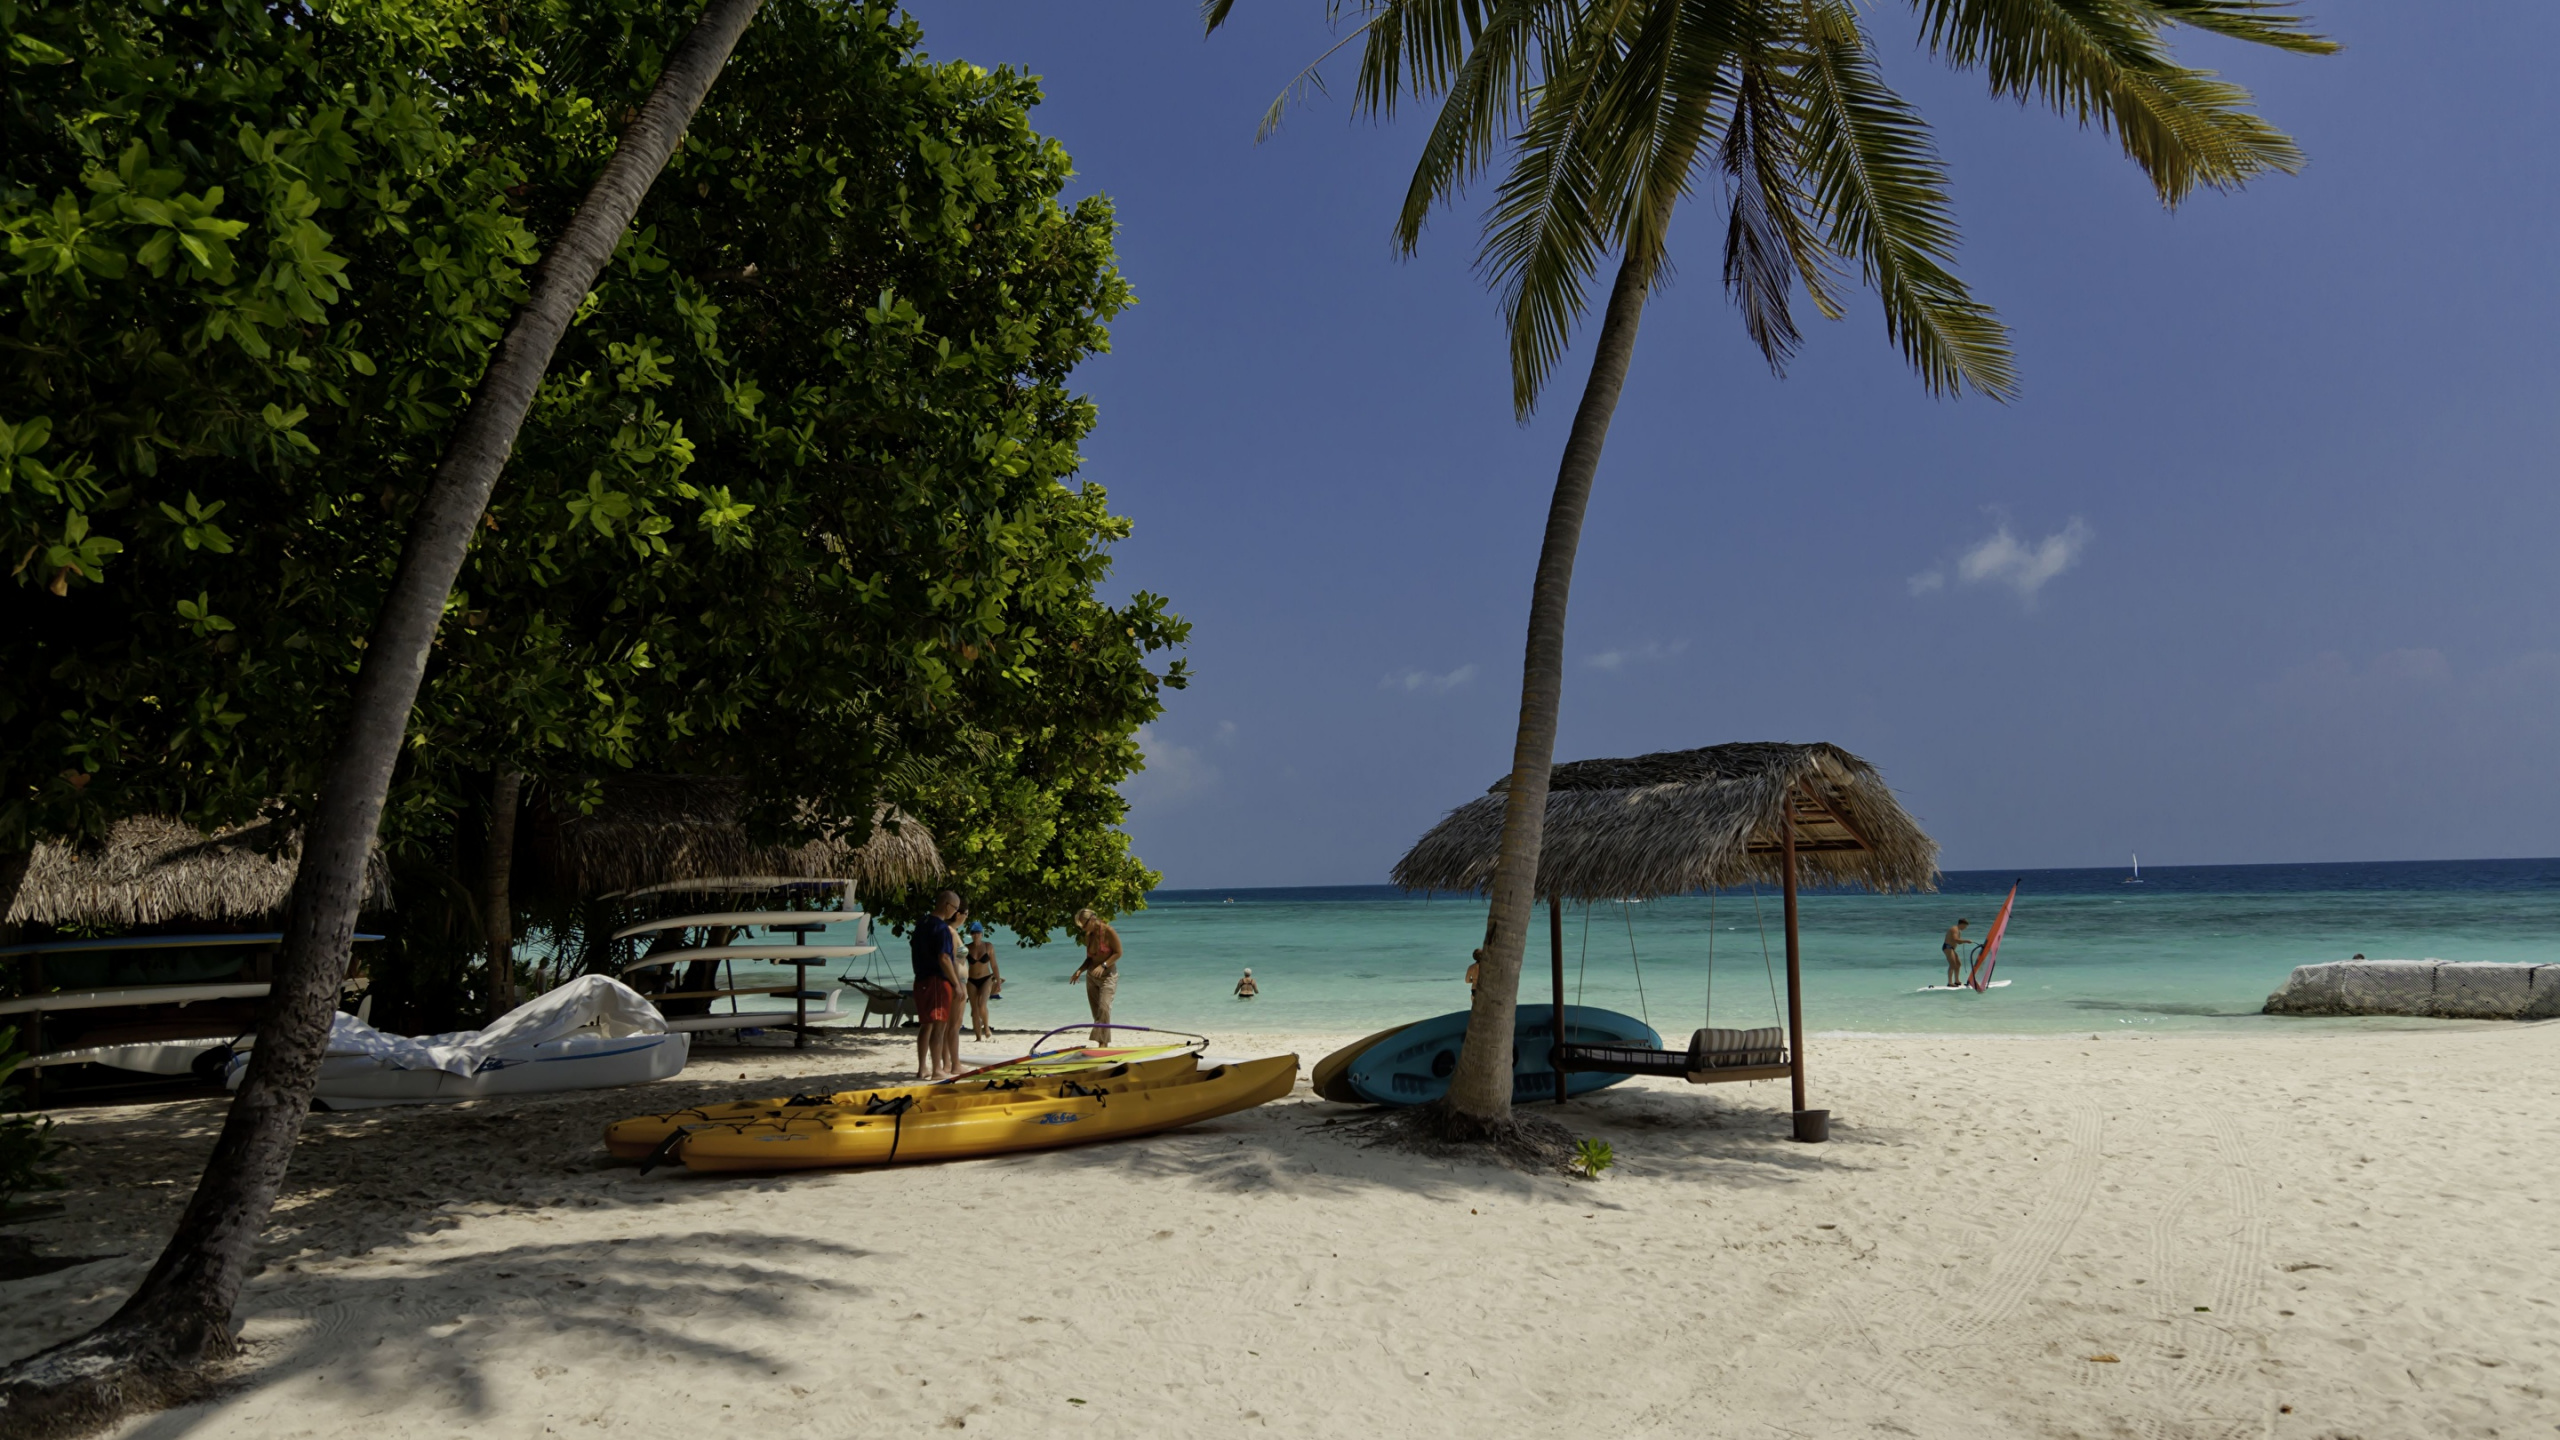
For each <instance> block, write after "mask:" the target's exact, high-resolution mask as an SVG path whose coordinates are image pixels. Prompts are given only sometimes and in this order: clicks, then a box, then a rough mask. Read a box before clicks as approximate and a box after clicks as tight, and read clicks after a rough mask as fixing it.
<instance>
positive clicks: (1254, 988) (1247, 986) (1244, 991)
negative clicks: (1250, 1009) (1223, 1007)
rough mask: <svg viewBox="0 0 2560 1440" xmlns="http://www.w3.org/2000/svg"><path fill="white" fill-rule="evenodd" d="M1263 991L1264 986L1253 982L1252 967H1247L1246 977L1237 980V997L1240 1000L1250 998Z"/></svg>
mask: <svg viewBox="0 0 2560 1440" xmlns="http://www.w3.org/2000/svg"><path fill="white" fill-rule="evenodd" d="M1261 993H1262V987H1261V986H1259V985H1256V984H1254V983H1253V970H1252V968H1251V967H1250V966H1248V967H1246V969H1245V972H1244V978H1243V979H1241V980H1239V981H1237V982H1236V998H1237V999H1239V1000H1250V999H1252V998H1253V997H1254V996H1256V995H1259V994H1261Z"/></svg>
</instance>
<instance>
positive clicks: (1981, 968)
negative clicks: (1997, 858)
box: [1965, 880, 2019, 992]
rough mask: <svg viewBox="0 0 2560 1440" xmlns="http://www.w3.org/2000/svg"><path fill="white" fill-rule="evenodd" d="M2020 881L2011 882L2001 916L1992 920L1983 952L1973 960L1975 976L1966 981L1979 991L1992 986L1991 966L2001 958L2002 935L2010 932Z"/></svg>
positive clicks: (2002, 903)
mask: <svg viewBox="0 0 2560 1440" xmlns="http://www.w3.org/2000/svg"><path fill="white" fill-rule="evenodd" d="M2018 885H2019V882H2018V881H2015V880H2012V881H2010V882H2009V898H2008V899H2006V900H2003V901H2001V902H2000V918H1999V919H1997V920H1994V921H1992V922H1991V933H1990V934H1989V935H1988V936H1985V937H1984V938H1983V941H1982V954H1981V955H1980V956H1979V957H1977V958H1976V959H1975V960H1974V962H1973V978H1972V979H1970V980H1967V981H1966V982H1965V983H1966V984H1968V985H1970V986H1972V987H1973V988H1974V989H1975V990H1976V991H1977V992H1979V991H1983V990H1988V989H1990V988H1991V966H1992V963H1993V962H1994V961H1997V960H1998V959H1999V958H2000V937H2001V936H2003V935H2006V934H2008V933H2009V912H2010V911H2011V910H2014V909H2016V908H2017V905H2018Z"/></svg>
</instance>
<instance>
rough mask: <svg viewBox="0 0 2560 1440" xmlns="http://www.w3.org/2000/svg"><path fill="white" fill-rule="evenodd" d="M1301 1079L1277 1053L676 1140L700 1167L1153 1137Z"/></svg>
mask: <svg viewBox="0 0 2560 1440" xmlns="http://www.w3.org/2000/svg"><path fill="white" fill-rule="evenodd" d="M1297 1083H1298V1057H1297V1056H1295V1055H1275V1056H1273V1057H1271V1058H1270V1059H1267V1060H1245V1061H1239V1062H1237V1063H1234V1064H1229V1065H1219V1066H1216V1067H1214V1068H1211V1069H1207V1070H1196V1071H1193V1072H1192V1073H1190V1074H1187V1075H1177V1076H1174V1077H1172V1078H1169V1079H1164V1080H1157V1081H1152V1082H1144V1083H1139V1084H1134V1085H1128V1086H1126V1087H1124V1088H1120V1089H1111V1090H1102V1089H1098V1088H1091V1089H1089V1087H1085V1086H1076V1087H1075V1089H1077V1090H1088V1093H1084V1094H1077V1093H1074V1091H1073V1090H1069V1089H1066V1088H1065V1087H1061V1089H1060V1090H1059V1092H1058V1093H1055V1094H1047V1095H1039V1094H1033V1093H1031V1092H1029V1091H1028V1090H1026V1091H1022V1092H1015V1093H1006V1092H1001V1091H996V1092H979V1093H975V1094H945V1095H932V1096H926V1097H922V1098H919V1099H915V1100H912V1101H909V1102H907V1103H906V1104H904V1105H903V1106H901V1105H895V1104H892V1105H891V1106H890V1107H887V1108H885V1109H883V1110H881V1111H878V1112H868V1111H864V1110H855V1109H852V1108H839V1109H825V1110H811V1111H801V1112H796V1113H793V1114H790V1115H781V1116H774V1117H771V1118H766V1119H756V1120H746V1121H740V1122H737V1123H732V1124H712V1125H697V1126H694V1127H691V1128H689V1129H687V1130H686V1131H685V1132H684V1135H683V1138H682V1139H681V1140H679V1141H677V1142H676V1143H675V1145H674V1147H673V1151H674V1155H675V1156H676V1157H678V1158H681V1159H682V1160H683V1161H684V1163H685V1167H686V1168H687V1169H691V1170H815V1169H832V1168H836V1167H839V1166H847V1165H890V1164H905V1163H909V1162H916V1161H926V1160H960V1159H968V1158H971V1157H975V1156H983V1155H1004V1154H1010V1153H1013V1152H1016V1151H1022V1150H1046V1149H1053V1148H1056V1147H1059V1146H1063V1145H1082V1144H1087V1143H1090V1142H1092V1141H1096V1140H1116V1139H1122V1138H1126V1137H1129V1136H1133V1135H1151V1134H1154V1133H1156V1132H1157V1131H1159V1130H1170V1129H1173V1128H1174V1127H1176V1126H1180V1125H1189V1124H1192V1123H1194V1122H1197V1121H1201V1120H1208V1119H1212V1118H1214V1117H1216V1116H1220V1115H1229V1114H1233V1113H1234V1112H1236V1111H1238V1110H1249V1109H1251V1108H1253V1107H1254V1106H1256V1105H1261V1104H1264V1103H1266V1102H1268V1101H1272V1100H1277V1099H1279V1098H1280V1097H1281V1096H1283V1095H1286V1094H1288V1093H1289V1091H1290V1088H1291V1087H1293V1086H1295V1085H1296V1084H1297Z"/></svg>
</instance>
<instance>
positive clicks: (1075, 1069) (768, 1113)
mask: <svg viewBox="0 0 2560 1440" xmlns="http://www.w3.org/2000/svg"><path fill="white" fill-rule="evenodd" d="M1166 1051H1171V1052H1174V1053H1170V1054H1167V1053H1162V1052H1166ZM1112 1053H1114V1054H1120V1053H1127V1052H1112ZM1143 1053H1144V1054H1145V1055H1146V1056H1148V1057H1149V1058H1144V1059H1137V1060H1118V1061H1115V1060H1112V1059H1109V1058H1107V1057H1099V1058H1088V1059H1087V1060H1086V1061H1085V1062H1084V1063H1083V1064H1081V1065H1079V1064H1076V1063H1075V1062H1074V1061H1073V1060H1072V1059H1071V1057H1073V1056H1079V1055H1086V1056H1098V1052H1085V1051H1059V1052H1054V1053H1052V1054H1049V1055H1042V1056H1036V1057H1033V1058H1032V1059H1030V1060H1017V1061H1012V1062H1009V1063H1007V1064H1003V1065H990V1066H988V1067H987V1068H986V1069H984V1070H979V1071H973V1072H971V1073H970V1074H969V1075H966V1076H964V1077H962V1078H960V1079H957V1080H937V1081H934V1082H932V1083H930V1084H921V1085H884V1086H879V1087H875V1088H873V1089H869V1090H838V1091H836V1092H835V1093H834V1094H832V1095H815V1096H812V1095H794V1096H791V1097H790V1098H788V1099H782V1098H775V1099H770V1100H733V1101H729V1102H727V1103H725V1104H719V1105H696V1106H693V1107H691V1108H689V1109H684V1110H669V1111H667V1112H665V1113H664V1114H659V1115H635V1116H633V1117H631V1118H630V1119H628V1120H616V1121H615V1122H613V1123H612V1124H610V1125H607V1126H606V1127H605V1128H604V1148H605V1149H607V1150H609V1151H611V1152H612V1153H613V1155H614V1156H615V1158H617V1159H622V1160H646V1159H648V1158H649V1157H650V1156H651V1155H653V1154H655V1153H656V1152H657V1149H658V1147H659V1146H660V1145H662V1144H664V1143H666V1139H667V1137H668V1136H669V1135H672V1134H674V1133H675V1132H676V1131H678V1130H681V1129H684V1128H685V1127H687V1126H690V1125H734V1124H741V1123H744V1122H746V1121H749V1120H772V1119H779V1118H781V1117H783V1116H786V1115H798V1114H807V1113H810V1112H813V1111H819V1110H837V1109H854V1110H861V1111H865V1112H869V1111H874V1110H879V1109H884V1108H886V1107H888V1106H892V1105H895V1104H897V1103H898V1102H899V1101H900V1100H902V1099H906V1100H910V1101H913V1100H922V1099H924V1098H926V1097H928V1096H934V1095H988V1094H997V1095H1054V1094H1056V1093H1057V1092H1058V1091H1059V1090H1060V1089H1062V1088H1063V1087H1065V1086H1066V1085H1068V1084H1070V1083H1074V1084H1078V1085H1081V1086H1084V1087H1085V1088H1088V1089H1094V1090H1118V1089H1125V1088H1127V1087H1129V1086H1131V1085H1143V1084H1147V1083H1150V1082H1153V1081H1157V1080H1169V1079H1172V1078H1174V1077H1176V1076H1180V1075H1188V1074H1190V1073H1191V1072H1192V1071H1194V1070H1196V1069H1198V1068H1199V1065H1200V1057H1199V1056H1197V1055H1195V1054H1193V1053H1192V1052H1190V1051H1189V1050H1186V1049H1184V1048H1183V1047H1181V1046H1179V1045H1165V1046H1153V1047H1149V1048H1148V1049H1147V1050H1146V1051H1145V1052H1143Z"/></svg>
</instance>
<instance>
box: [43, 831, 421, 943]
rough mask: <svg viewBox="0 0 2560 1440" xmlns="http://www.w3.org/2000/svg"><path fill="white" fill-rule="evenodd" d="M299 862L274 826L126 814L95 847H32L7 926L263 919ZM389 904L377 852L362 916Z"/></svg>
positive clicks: (287, 834)
mask: <svg viewBox="0 0 2560 1440" xmlns="http://www.w3.org/2000/svg"><path fill="white" fill-rule="evenodd" d="M301 862H302V839H301V836H300V835H299V834H298V833H296V832H293V831H288V830H284V829H282V828H280V823H279V822H277V821H274V820H260V821H257V822H255V823H252V824H248V825H239V826H234V827H232V828H231V829H228V830H222V831H218V832H216V833H214V834H211V835H207V834H205V833H204V832H203V831H201V830H198V829H196V828H195V827H193V826H191V825H184V824H181V823H179V822H178V821H175V820H171V819H168V818H166V817H164V816H156V815H145V816H136V817H133V818H131V819H126V820H120V821H117V822H116V823H115V825H114V826H113V827H111V828H110V829H109V830H108V831H107V838H106V840H105V842H104V843H102V844H100V845H96V846H92V847H82V846H78V845H71V844H64V843H61V842H49V843H46V844H42V845H38V846H37V847H36V848H35V851H34V853H33V854H32V855H30V856H29V857H28V860H27V873H26V878H25V879H24V880H23V881H21V882H20V883H19V886H18V895H17V898H16V900H15V901H14V902H12V903H11V905H10V906H9V913H8V923H9V924H12V925H104V926H115V927H118V928H132V927H137V926H145V925H166V924H170V923H173V922H177V921H207V922H216V923H219V922H236V921H254V920H267V919H272V918H273V917H275V916H276V915H279V914H281V913H282V912H283V910H284V906H285V901H286V900H288V899H290V898H291V897H292V894H293V876H294V871H295V870H296V868H298V867H299V866H300V864H301ZM390 904H391V887H390V883H389V877H388V873H387V872H386V870H385V868H384V866H383V863H382V857H381V855H380V854H379V853H377V854H376V855H375V856H374V857H373V863H372V865H371V866H370V867H369V868H368V872H367V876H366V885H365V908H366V909H368V910H379V909H387V908H389V906H390Z"/></svg>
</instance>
